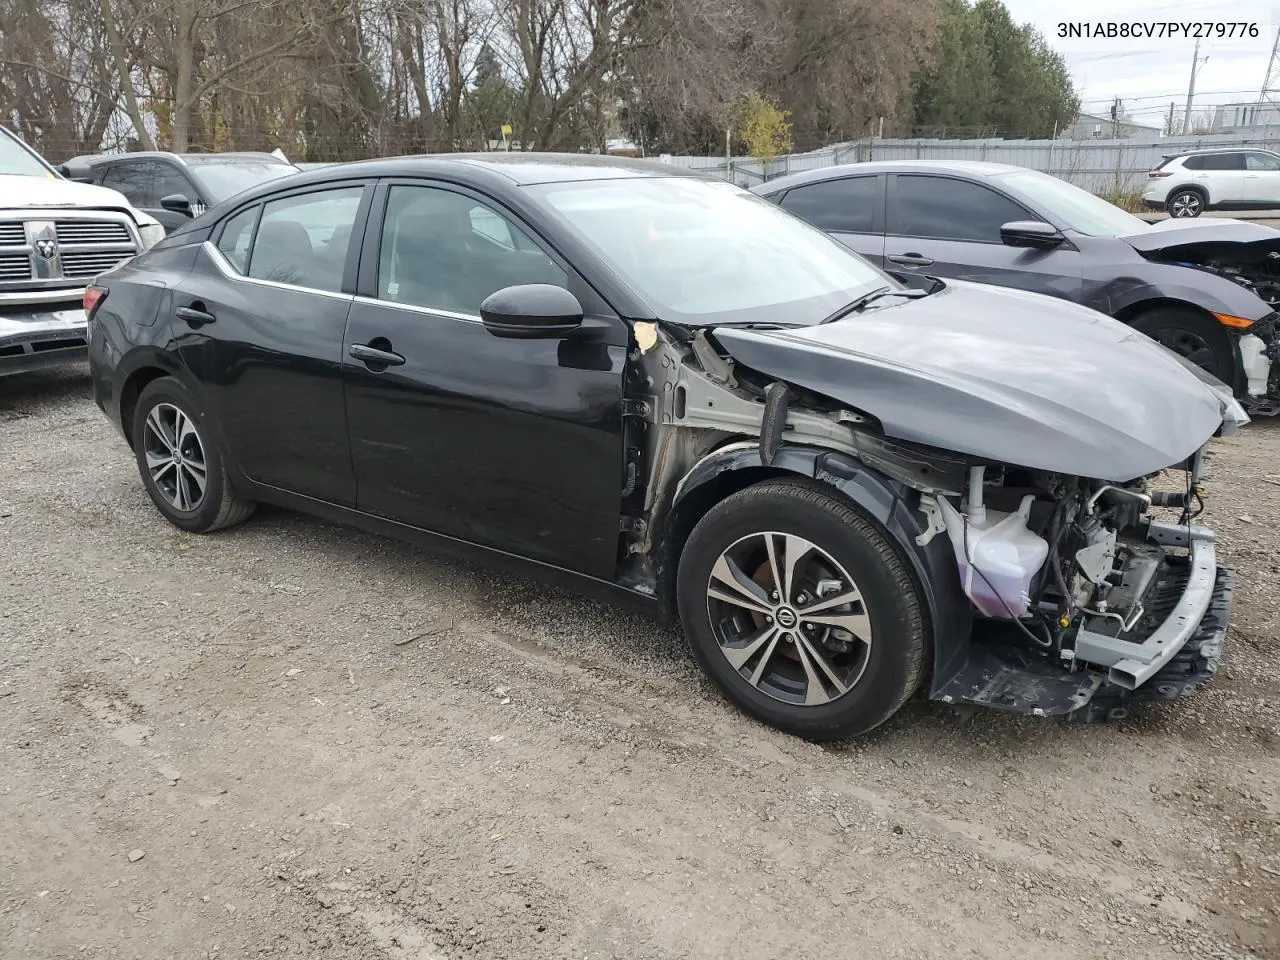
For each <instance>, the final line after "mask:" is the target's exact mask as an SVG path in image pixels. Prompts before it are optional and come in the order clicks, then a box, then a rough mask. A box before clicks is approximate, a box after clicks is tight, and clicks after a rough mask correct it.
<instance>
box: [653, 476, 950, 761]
mask: <svg viewBox="0 0 1280 960" xmlns="http://www.w3.org/2000/svg"><path fill="white" fill-rule="evenodd" d="M766 532H768V533H770V534H776V535H778V536H784V535H792V536H797V537H801V538H803V539H805V540H807V541H808V542H809V543H810V544H811V545H814V546H816V547H817V548H818V552H819V553H820V554H826V555H827V556H826V557H824V558H823V559H830V560H833V561H834V562H835V563H836V564H838V565H839V566H840V567H843V569H844V571H845V572H847V573H848V574H849V576H850V578H851V579H852V581H854V585H855V586H856V588H857V590H858V591H860V593H861V600H860V601H859V606H858V607H857V609H858V610H860V612H862V613H864V614H865V617H866V618H867V620H868V621H869V624H870V630H869V636H870V638H871V639H870V641H869V643H868V644H867V646H866V651H865V654H863V655H862V666H861V673H860V674H859V675H858V677H857V679H856V680H854V681H853V682H852V684H851V685H849V686H848V688H847V692H845V693H843V694H842V695H838V696H836V697H835V698H834V699H830V700H829V701H827V702H825V703H820V704H816V705H805V704H804V703H796V702H784V701H783V700H781V699H778V698H777V696H776V695H771V694H770V693H768V692H765V689H764V688H763V687H761V686H757V685H755V684H753V683H752V682H751V681H750V680H749V679H748V677H747V676H745V675H744V671H746V670H747V669H748V667H750V669H751V670H752V672H754V670H755V664H758V663H759V662H760V661H759V660H756V661H755V663H754V664H744V665H743V666H742V668H741V670H740V669H739V668H735V666H734V665H733V664H731V663H730V662H729V659H728V655H727V654H726V653H725V648H722V646H721V641H720V639H719V636H724V635H725V631H724V624H725V623H726V622H727V621H726V620H725V619H724V615H723V613H722V612H721V611H722V610H723V609H724V607H723V605H720V604H719V601H717V600H715V599H713V598H712V597H711V596H710V595H709V592H708V590H709V584H710V583H711V582H712V570H713V568H714V567H715V565H716V564H717V561H719V560H720V558H721V555H722V554H724V553H725V552H726V551H730V550H732V549H736V548H737V545H738V544H740V543H746V542H748V541H749V540H751V538H753V537H756V536H763V535H764V534H765V533H766ZM775 542H777V541H775ZM813 555H814V554H803V556H813ZM797 569H798V565H797ZM798 577H799V574H797V580H798ZM717 582H718V581H717ZM793 582H794V581H793ZM676 588H677V605H678V607H679V611H680V619H681V622H682V624H683V627H684V632H685V637H686V639H687V640H688V642H689V646H690V648H691V650H692V652H693V656H694V659H696V660H697V662H698V665H699V666H700V667H701V668H702V670H703V672H704V673H705V674H706V675H707V676H708V677H709V678H710V679H711V681H712V682H713V683H714V684H715V685H716V686H717V687H719V688H720V690H721V691H722V692H723V693H724V694H725V696H727V697H728V698H729V699H730V700H731V701H732V702H733V703H735V704H736V705H738V706H739V707H740V708H742V709H743V710H745V711H746V712H747V713H749V714H750V715H752V716H753V717H755V718H757V719H759V720H761V721H763V722H765V723H767V724H769V725H771V726H774V727H777V728H778V729H780V730H783V731H785V732H787V733H791V734H796V735H798V736H801V737H805V738H807V739H810V740H836V739H841V738H844V737H851V736H856V735H857V734H861V733H866V732H867V731H868V730H871V729H873V728H875V727H877V726H879V725H880V724H882V723H884V722H885V721H886V720H888V719H889V718H890V717H891V716H893V714H894V713H896V712H897V711H898V709H899V708H900V707H901V706H902V705H903V704H904V703H906V701H907V700H908V699H909V698H910V697H911V695H912V694H914V693H915V692H916V690H917V689H919V687H920V684H921V682H922V680H923V679H924V675H925V671H926V663H927V651H928V649H929V642H928V640H927V631H926V616H925V612H924V610H925V605H924V602H923V600H922V598H921V596H920V590H919V588H918V587H917V585H916V582H915V580H914V579H913V578H912V575H911V573H910V571H909V569H908V567H907V564H906V562H904V560H903V559H902V557H901V556H900V555H899V554H898V552H897V550H895V549H894V546H893V545H892V544H891V542H890V540H889V538H888V536H887V534H885V533H884V532H883V531H882V530H881V528H880V527H879V526H878V525H877V524H875V523H874V522H873V521H871V520H870V519H869V518H867V517H866V516H864V515H863V514H862V513H861V512H860V511H859V510H857V509H856V508H855V507H854V506H853V505H851V504H850V503H849V502H848V501H847V500H845V499H844V498H842V497H840V496H839V495H838V494H836V493H835V492H834V491H832V490H831V489H830V488H828V487H825V486H824V485H822V484H820V483H817V482H816V481H804V480H770V481H766V482H764V483H760V484H757V485H755V486H752V487H748V488H747V489H745V490H742V491H740V492H738V493H735V494H733V495H732V496H730V497H728V498H726V499H725V500H723V501H721V502H720V503H718V504H717V505H716V506H714V507H713V508H712V509H711V510H709V511H708V512H707V514H706V515H705V516H704V517H703V518H702V519H701V520H700V521H699V522H698V524H697V526H695V527H694V529H693V532H692V533H691V534H690V536H689V539H688V542H687V543H686V544H685V547H684V551H683V552H682V554H681V556H680V564H679V570H678V572H677V584H676ZM801 596H802V598H804V594H803V592H802V594H801ZM822 596H823V594H822V593H821V592H815V593H814V594H813V596H812V597H809V598H804V599H803V602H808V603H810V605H812V604H813V602H814V601H817V600H819V599H820V598H821V597H822ZM713 607H719V610H718V611H717V612H716V613H714V614H713ZM796 608H797V610H799V609H800V608H799V605H798V604H797V605H796ZM729 609H736V608H733V607H730V608H729ZM800 612H801V613H802V614H803V613H804V611H803V610H800ZM794 615H795V614H794V612H793V613H792V616H794ZM713 616H718V617H720V619H719V620H718V621H717V622H713ZM746 616H748V617H750V616H756V615H755V614H746ZM788 619H789V620H790V618H788ZM768 622H769V623H770V624H773V623H774V620H773V619H772V618H771V619H769V621H768ZM793 622H794V621H793ZM777 623H778V624H782V623H783V618H782V616H781V615H780V614H779V616H778V617H777ZM801 626H804V624H803V623H801ZM766 629H767V628H766ZM798 629H799V628H796V629H795V630H794V631H793V632H792V633H791V634H790V636H791V637H792V638H793V639H791V640H789V641H788V642H789V643H791V652H790V653H789V656H790V657H791V659H792V661H793V664H792V667H791V668H792V669H793V670H794V672H799V668H798V667H794V664H795V663H798V662H799V660H798V659H797V658H796V656H795V654H796V653H798V652H799V651H798V647H799V646H800V644H799V642H798V639H797V638H799V632H798ZM806 629H808V628H806ZM717 631H720V634H719V636H718V634H717ZM780 649H783V650H786V649H787V648H780ZM809 649H812V645H811V646H810V647H809ZM819 649H822V650H823V651H824V652H825V651H826V649H828V648H824V647H820V648H819ZM838 656H840V655H839V654H833V655H832V658H831V659H829V660H828V663H835V662H836V658H837V657H838ZM779 662H781V661H779ZM784 665H785V664H784ZM805 666H806V667H807V664H805ZM806 699H807V698H806Z"/></svg>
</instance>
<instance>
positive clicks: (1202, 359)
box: [1130, 307, 1235, 385]
mask: <svg viewBox="0 0 1280 960" xmlns="http://www.w3.org/2000/svg"><path fill="white" fill-rule="evenodd" d="M1130 325H1131V326H1132V327H1133V328H1134V329H1135V330H1140V331H1141V332H1143V333H1145V334H1146V335H1147V336H1149V337H1150V338H1151V339H1152V340H1155V341H1157V342H1159V343H1161V344H1163V345H1164V346H1166V347H1168V348H1169V349H1170V350H1172V351H1173V352H1174V353H1177V354H1179V355H1181V356H1183V357H1186V358H1187V359H1188V360H1190V361H1191V362H1192V363H1194V364H1196V365H1197V366H1199V367H1202V368H1203V369H1205V370H1207V371H1209V373H1211V374H1213V375H1214V376H1215V377H1217V378H1218V379H1219V380H1221V381H1222V382H1223V383H1226V384H1228V385H1230V384H1231V383H1232V382H1233V381H1234V379H1235V351H1234V350H1232V347H1231V338H1230V337H1228V336H1227V333H1226V331H1225V330H1223V329H1222V325H1221V324H1219V323H1218V322H1217V321H1216V320H1213V319H1212V318H1210V317H1208V316H1207V315H1205V314H1203V313H1201V312H1200V311H1198V310H1195V309H1192V308H1190V307H1156V308H1155V309H1153V310H1148V311H1146V312H1144V313H1140V314H1138V316H1137V317H1135V318H1134V319H1133V320H1132V321H1131V323H1130Z"/></svg>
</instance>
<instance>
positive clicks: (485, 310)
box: [480, 283, 582, 340]
mask: <svg viewBox="0 0 1280 960" xmlns="http://www.w3.org/2000/svg"><path fill="white" fill-rule="evenodd" d="M480 319H481V320H482V321H484V326H485V329H486V330H488V331H489V332H490V333H492V334H493V335H494V336H495V337H506V338H508V339H513V340H535V339H554V338H556V337H562V336H564V335H565V334H566V333H572V332H573V331H574V330H577V329H578V328H579V327H581V326H582V304H580V303H578V298H577V297H575V296H574V295H573V294H572V293H570V292H569V291H568V290H566V289H565V288H564V287H557V286H553V285H551V284H549V283H522V284H519V285H517V286H514V287H503V288H502V289H501V290H498V291H496V292H494V293H491V294H489V296H487V297H485V300H484V303H482V304H480Z"/></svg>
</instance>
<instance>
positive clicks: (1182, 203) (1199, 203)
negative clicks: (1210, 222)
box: [1165, 187, 1204, 219]
mask: <svg viewBox="0 0 1280 960" xmlns="http://www.w3.org/2000/svg"><path fill="white" fill-rule="evenodd" d="M1165 208H1166V209H1167V210H1168V211H1169V216H1171V217H1174V218H1177V219H1181V218H1183V217H1198V216H1200V214H1202V213H1204V194H1203V193H1201V192H1200V191H1199V190H1192V189H1190V188H1189V187H1184V188H1181V189H1178V190H1175V191H1174V192H1173V193H1172V194H1170V195H1169V200H1168V202H1167V203H1166V204H1165Z"/></svg>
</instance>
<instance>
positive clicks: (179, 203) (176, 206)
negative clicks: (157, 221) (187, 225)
mask: <svg viewBox="0 0 1280 960" xmlns="http://www.w3.org/2000/svg"><path fill="white" fill-rule="evenodd" d="M160 206H162V207H164V208H165V209H166V210H169V211H171V212H173V213H180V214H182V215H183V216H184V217H194V216H195V213H194V212H192V210H191V201H190V200H188V199H187V198H186V196H185V195H183V194H181V193H171V194H169V196H167V197H161V198H160Z"/></svg>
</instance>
